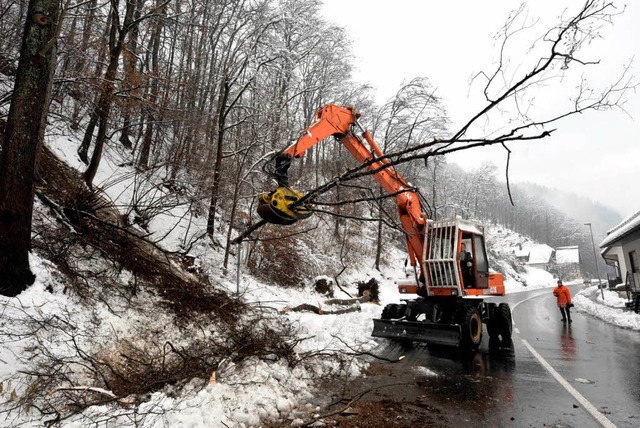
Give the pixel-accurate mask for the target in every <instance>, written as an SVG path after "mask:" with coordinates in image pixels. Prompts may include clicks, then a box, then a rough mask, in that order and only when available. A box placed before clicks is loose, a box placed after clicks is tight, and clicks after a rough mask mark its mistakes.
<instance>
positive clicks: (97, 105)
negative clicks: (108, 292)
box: [0, 0, 632, 264]
mask: <svg viewBox="0 0 640 428" xmlns="http://www.w3.org/2000/svg"><path fill="white" fill-rule="evenodd" d="M2 1H4V0H0V2H2ZM3 4H4V3H3ZM319 7H320V6H319V4H317V2H315V1H313V0H305V1H278V2H276V1H273V0H260V1H247V0H224V1H211V0H205V1H200V2H196V1H191V0H187V1H186V2H168V1H164V2H163V1H162V0H157V1H154V2H145V1H144V0H126V1H117V0H113V1H110V2H107V3H100V2H94V1H89V2H78V3H77V4H72V2H69V3H68V5H67V7H66V9H65V10H66V14H67V19H65V21H64V22H63V23H62V24H61V25H60V26H58V29H59V34H58V40H59V41H60V45H61V46H63V47H64V49H63V50H62V51H61V54H60V55H61V63H60V66H59V67H58V70H57V71H56V73H57V76H56V77H57V78H56V80H55V81H56V83H55V88H56V102H55V103H54V104H53V105H52V108H54V109H55V112H56V117H61V118H65V117H66V119H68V123H69V128H71V129H78V128H82V129H84V139H83V142H82V144H80V145H79V146H80V147H79V150H78V151H79V154H80V157H81V158H82V159H83V160H84V161H85V162H86V163H88V164H89V166H88V168H87V170H86V172H85V174H84V178H85V181H86V183H87V184H88V185H90V186H93V188H94V189H95V190H96V191H99V187H100V185H101V183H94V181H95V177H96V174H97V172H98V171H99V168H100V160H101V158H102V153H103V151H104V150H105V149H106V150H113V151H117V152H118V153H120V155H121V156H122V157H123V158H125V159H128V161H125V162H128V164H129V165H132V166H135V167H136V168H137V169H138V174H140V178H139V179H143V178H144V177H148V178H149V179H153V180H158V183H157V185H158V186H162V187H163V188H164V189H165V190H166V192H175V193H176V194H178V195H180V197H184V198H185V199H188V200H189V204H190V206H192V207H193V209H194V212H195V213H198V214H197V215H205V216H206V218H207V219H208V224H207V228H206V230H205V231H202V233H194V238H193V239H197V237H200V236H203V235H208V236H209V237H210V239H211V240H212V242H214V244H215V243H216V242H217V240H218V238H217V237H216V236H217V234H221V236H223V237H225V238H226V241H227V244H226V246H227V252H228V251H229V245H230V243H232V242H234V240H233V239H232V240H230V238H231V237H232V236H233V235H234V233H233V232H232V229H231V228H233V225H238V224H241V223H240V222H237V221H236V218H235V217H236V216H237V215H239V213H246V214H247V215H248V216H249V219H250V220H253V218H254V215H253V213H252V212H251V211H252V209H251V207H252V203H253V201H254V198H255V196H256V194H257V193H258V192H259V191H261V190H266V189H268V188H269V187H270V185H271V183H269V182H268V179H265V176H264V175H262V174H260V173H259V172H260V171H259V168H260V165H261V164H262V163H263V162H264V161H265V160H266V159H268V158H270V156H272V155H273V153H274V152H276V151H278V150H280V149H282V148H283V147H285V146H286V145H287V144H288V143H289V142H290V141H292V140H294V139H295V138H297V137H298V136H299V132H300V131H301V130H302V129H304V128H305V127H306V126H307V125H309V121H310V120H311V118H312V115H313V114H312V113H313V111H314V110H315V109H316V108H318V107H320V106H321V105H323V104H326V103H330V102H333V103H338V104H342V105H350V104H353V105H356V106H357V107H358V109H359V111H361V112H363V117H365V118H366V119H365V125H368V126H369V127H370V128H371V130H372V131H373V132H374V136H375V138H376V139H377V140H378V142H379V143H380V145H381V146H383V147H384V149H385V152H386V153H387V155H386V156H387V158H388V159H389V160H390V161H391V164H392V165H394V166H396V167H398V169H399V171H400V172H401V173H402V174H403V175H406V177H407V178H409V179H410V180H411V181H412V182H413V183H414V184H416V185H418V187H422V188H423V189H426V188H427V187H425V186H431V187H432V190H431V191H429V192H425V193H426V194H425V198H424V200H423V203H424V206H425V209H426V210H427V211H428V214H429V215H430V217H432V218H437V217H441V216H444V215H450V214H454V215H455V214H462V215H472V214H473V213H479V212H483V210H484V211H487V207H488V206H489V205H490V204H489V202H487V201H486V200H482V199H481V198H480V196H479V195H480V193H479V188H480V187H482V186H488V185H494V184H491V183H484V184H483V183H474V184H471V183H466V184H465V183H462V185H461V187H460V186H458V187H457V188H455V189H454V188H451V189H450V190H441V189H442V188H440V189H439V185H442V186H449V187H453V184H452V183H451V181H450V180H446V179H444V176H443V175H442V174H447V173H448V172H447V169H446V168H444V167H443V165H445V164H444V163H443V162H441V160H440V158H441V157H443V156H444V155H446V154H447V153H452V152H456V151H460V150H467V149H469V148H472V147H481V146H487V145H500V146H503V147H504V148H505V149H507V150H510V149H509V145H511V144H513V143H515V142H523V141H527V140H536V139H540V138H545V137H547V136H549V135H551V134H552V133H553V130H554V129H553V127H554V126H555V124H556V123H557V122H559V121H560V120H562V119H563V118H565V117H567V116H569V115H573V114H577V113H581V112H584V111H587V110H602V109H610V108H616V107H617V106H619V101H620V99H621V97H622V95H623V94H624V92H625V91H626V90H627V89H629V88H630V87H631V86H632V84H631V83H630V81H629V80H628V79H627V77H626V76H624V75H623V76H621V78H620V79H619V80H617V81H614V82H613V83H612V84H610V86H608V87H605V88H602V90H601V91H600V92H597V91H595V90H594V89H593V88H589V86H588V82H586V81H582V82H581V83H580V85H578V86H577V87H578V93H576V94H574V96H573V98H572V99H573V102H572V104H571V105H570V106H569V107H567V108H566V109H565V110H563V111H558V110H556V111H555V112H551V115H548V114H547V113H546V112H545V111H540V110H541V109H535V108H527V109H526V110H525V109H524V108H522V106H533V105H534V104H535V103H533V97H534V95H535V94H537V93H538V92H537V91H540V90H541V87H542V85H541V84H542V83H548V82H551V81H553V80H554V79H556V78H558V77H559V76H567V75H569V74H570V72H571V71H573V70H574V69H575V68H578V69H579V68H580V67H589V66H591V65H594V64H593V61H588V60H586V59H583V58H581V57H580V55H581V48H583V47H585V46H587V45H588V43H589V42H590V41H591V40H593V39H594V38H596V37H599V31H600V28H601V26H602V25H604V24H605V23H608V22H610V21H611V19H613V17H614V16H615V14H616V13H617V11H616V9H615V8H614V7H613V5H612V4H611V3H608V2H602V1H595V0H591V1H587V2H586V3H585V5H584V7H583V8H582V9H581V10H580V11H578V13H577V14H576V15H575V16H573V17H570V18H568V19H566V20H564V21H563V22H561V23H560V24H559V25H558V26H557V27H554V28H552V29H550V31H548V32H547V33H545V34H544V35H543V37H542V38H538V39H537V41H536V46H537V47H540V48H541V49H542V50H532V51H531V52H535V53H538V54H539V55H538V56H536V57H535V58H533V55H529V57H528V59H527V63H526V65H529V66H530V68H529V69H528V70H527V72H525V73H522V74H519V73H521V70H522V68H519V69H516V70H511V69H510V68H509V64H510V63H509V62H508V61H507V60H506V55H507V52H508V49H507V48H508V47H509V46H510V42H511V40H512V39H513V38H514V37H515V35H516V34H518V35H519V34H520V33H522V32H524V30H525V29H526V28H527V26H528V22H526V14H525V13H524V10H523V9H520V10H518V11H516V13H514V14H512V15H511V17H510V19H509V21H508V22H507V23H506V25H505V27H504V28H503V29H502V31H501V35H502V39H501V40H502V46H501V49H500V53H501V56H500V57H499V59H498V61H497V63H496V65H495V68H494V69H493V70H491V71H490V72H486V73H481V74H479V75H478V77H477V78H476V80H475V82H474V84H479V83H482V85H483V87H482V91H483V93H484V94H485V96H486V99H485V105H484V107H482V108H481V109H480V110H479V111H478V113H477V114H476V115H473V116H472V117H471V119H470V120H469V121H468V123H466V124H465V125H464V126H462V127H461V128H460V129H459V130H457V131H454V132H448V131H447V127H448V122H447V119H446V112H444V110H443V109H442V106H441V104H440V101H439V98H438V96H437V94H436V93H435V91H434V90H433V88H432V87H431V86H430V84H429V82H428V80H426V79H425V78H420V79H415V80H412V81H410V82H408V83H407V84H405V85H403V87H402V88H401V89H400V90H399V91H398V93H397V94H396V96H394V97H393V98H392V99H391V100H389V102H388V103H386V104H385V105H383V106H382V107H377V106H376V105H375V103H374V102H373V101H372V93H371V91H370V88H368V87H366V86H363V85H360V84H357V83H355V82H353V80H352V79H351V64H350V61H349V47H348V45H347V44H345V43H344V40H345V37H344V33H343V31H342V30H341V29H338V28H336V27H335V26H332V25H331V24H329V23H327V22H325V21H323V20H322V19H320V18H318V16H319V13H318V11H319ZM7 11H8V12H7V14H6V16H7V17H9V16H10V17H11V18H12V20H11V22H9V20H3V21H2V22H1V23H0V32H1V34H7V35H11V34H14V33H15V31H16V23H15V20H16V19H17V18H18V17H19V18H20V19H22V18H23V17H24V15H25V13H26V11H24V10H22V9H21V5H20V2H18V3H11V4H10V5H9V7H8V9H7ZM12 32H13V33H12ZM54 39H55V38H54ZM0 47H1V48H2V50H1V51H0V55H1V56H0V65H1V69H2V70H5V71H6V72H7V73H10V72H11V68H12V63H13V61H14V60H13V59H12V58H13V57H12V55H14V54H15V49H13V50H12V48H11V46H10V45H8V44H7V43H6V40H5V39H4V38H2V39H1V40H0ZM121 58H122V61H121ZM482 78H484V79H485V80H484V81H482V82H481V79H482ZM58 95H59V96H58ZM3 99H7V95H3V96H2V97H0V101H1V100H3ZM509 112H511V115H510V116H509ZM487 123H489V124H491V125H492V128H493V129H491V130H488V129H487V126H486V124H487ZM505 123H506V124H507V125H508V126H506V125H505ZM7 141H8V140H7ZM92 147H93V152H92V155H91V157H89V153H90V149H91V148H92ZM506 155H507V156H508V152H507V153H506ZM425 162H426V167H425ZM364 167H365V166H363V165H355V163H354V162H353V160H352V159H351V157H350V156H349V155H348V153H347V152H346V151H345V150H343V148H342V147H340V145H339V144H322V145H319V146H316V147H315V148H314V149H313V150H311V151H310V152H309V153H308V155H307V157H306V158H305V159H304V161H303V162H299V163H296V164H295V165H294V166H293V168H292V176H294V177H296V182H295V183H293V185H294V186H296V185H299V184H301V183H304V187H306V188H308V187H309V184H310V183H311V184H312V186H315V188H312V189H309V190H308V192H309V196H308V199H307V200H308V201H313V202H315V203H316V204H317V207H319V208H318V209H321V208H322V207H323V206H324V207H329V208H328V209H324V211H325V212H328V213H330V214H332V215H334V216H335V219H333V220H334V221H333V230H334V235H335V236H339V235H342V238H343V239H346V238H345V236H344V233H343V230H345V229H344V227H345V221H347V219H349V218H353V219H355V218H364V217H367V216H369V217H371V218H377V219H382V221H378V222H377V223H376V224H378V225H379V228H378V229H377V231H376V233H377V234H378V235H380V236H382V235H383V234H386V233H387V231H388V230H389V229H387V228H385V229H383V224H387V223H388V224H389V226H390V228H391V229H393V228H395V226H394V224H393V223H394V221H395V220H393V219H394V215H393V211H394V210H393V208H392V207H387V208H385V205H386V202H387V201H383V203H381V204H379V201H380V198H381V196H386V195H381V194H380V192H379V191H376V192H371V191H370V190H369V189H370V188H371V184H370V182H369V181H368V178H366V176H367V175H368V174H369V172H366V171H364V169H363V168H364ZM160 172H162V173H160ZM478 174H479V177H484V174H483V173H482V172H478ZM506 174H507V176H508V170H507V171H506ZM337 176H339V177H340V181H339V185H337V184H328V182H329V181H330V179H331V178H332V177H337ZM152 177H153V178H152ZM158 177H159V178H158ZM436 183H439V185H437V184H436ZM367 187H368V188H367ZM334 188H336V192H333V193H326V194H324V195H323V193H325V192H327V191H328V190H331V189H334ZM363 192H364V193H365V194H366V195H365V196H364V197H363ZM456 192H458V193H459V194H460V197H462V198H466V199H465V200H464V202H459V201H457V200H454V196H453V195H454V194H456ZM321 195H322V196H321ZM456 198H457V196H456ZM165 200H169V199H165ZM355 200H362V201H368V202H369V204H350V203H349V201H355ZM136 203H138V202H136ZM171 203H172V204H173V203H174V202H171ZM323 204H324V205H323ZM149 206H153V204H150V205H149ZM372 207H373V209H374V210H375V211H373V215H372V211H371V210H372ZM124 211H126V212H132V211H131V210H128V209H124ZM133 211H135V210H133ZM509 215H511V214H509ZM514 215H515V214H514ZM216 225H217V227H216ZM260 226H261V224H259V223H258V226H256V227H251V228H249V230H245V232H243V233H240V231H239V229H235V230H236V231H237V232H238V233H239V236H238V237H237V238H235V240H238V239H244V238H245V237H247V236H248V235H249V234H250V233H251V232H252V231H253V230H256V229H257V228H258V227H260ZM225 228H226V229H225ZM399 235H400V234H399ZM223 239H224V238H223ZM378 242H381V239H378ZM189 245H190V242H187V241H185V248H188V247H189ZM378 247H380V246H378ZM378 258H380V255H378ZM225 264H226V263H225Z"/></svg>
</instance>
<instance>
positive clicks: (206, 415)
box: [0, 137, 640, 427]
mask: <svg viewBox="0 0 640 428" xmlns="http://www.w3.org/2000/svg"><path fill="white" fill-rule="evenodd" d="M79 143H80V142H79V141H76V140H72V139H70V138H68V137H57V138H54V139H52V141H50V142H49V144H50V146H52V147H53V150H54V151H55V152H56V153H57V154H58V155H59V156H60V157H61V158H63V159H64V160H65V161H67V162H68V163H69V164H70V165H72V166H74V167H77V168H80V169H82V168H83V166H82V164H81V163H80V160H79V159H78V157H77V154H76V153H75V150H76V148H77V147H78V145H79ZM124 159H125V158H124V157H120V155H119V154H118V153H117V152H116V151H114V150H110V153H108V156H105V160H104V161H103V163H102V164H101V168H100V171H99V173H98V176H97V180H96V182H97V183H102V184H103V185H105V192H106V193H107V194H108V195H109V196H110V198H111V199H112V200H114V201H116V203H118V204H120V205H121V206H123V207H126V206H129V205H130V203H131V201H132V200H134V199H135V198H136V197H138V196H137V195H140V194H142V193H145V192H148V191H149V190H148V188H146V190H144V191H143V190H142V186H143V184H141V183H136V182H135V180H133V178H134V177H135V174H134V173H133V171H132V170H131V169H130V168H127V167H117V165H122V163H124ZM114 171H117V173H116V172H114ZM144 186H146V184H144ZM155 191H157V192H162V190H161V189H156V190H155ZM187 208H188V207H187V206H186V205H180V206H177V207H175V208H174V211H173V212H171V213H164V214H161V215H160V216H158V217H156V218H155V219H154V220H153V221H152V222H151V223H150V225H149V228H150V230H151V231H152V232H154V236H155V237H156V238H158V237H163V238H164V239H163V240H162V242H161V244H162V246H163V247H165V248H167V249H170V250H176V249H178V248H179V247H180V246H182V245H184V244H185V242H188V241H189V240H190V239H191V237H193V236H198V235H199V234H201V233H202V231H204V230H205V227H206V218H192V217H191V216H190V215H189V214H188V209H187ZM176 219H177V220H176ZM496 235H497V236H496ZM496 235H493V236H492V235H491V234H490V235H489V238H488V240H489V242H493V245H495V247H497V252H498V253H502V254H505V253H510V254H513V251H514V250H513V248H514V247H515V246H516V245H517V243H518V241H519V242H523V241H522V240H521V239H523V238H521V237H514V236H515V235H513V234H511V235H508V236H507V234H506V233H505V231H503V230H499V231H498V233H496ZM217 238H219V239H220V241H221V242H222V241H223V240H224V239H223V237H222V236H219V237H217ZM501 239H502V241H501ZM191 251H192V253H193V254H194V255H195V256H197V257H198V259H199V263H201V265H202V266H203V268H204V269H205V272H206V273H207V274H208V275H209V276H210V277H212V278H215V283H216V285H217V286H219V287H222V288H224V289H226V290H227V291H228V292H231V293H234V292H236V291H237V292H239V294H240V295H241V296H242V298H243V299H244V300H245V301H247V302H249V303H251V304H253V305H258V306H261V307H263V308H264V309H265V310H267V311H271V312H273V313H279V314H280V315H279V316H282V317H287V318H288V319H289V320H290V321H291V322H292V323H293V324H294V325H295V326H297V327H298V331H299V336H300V338H302V339H303V340H302V341H301V342H300V343H299V344H298V345H297V347H296V351H297V352H298V353H299V354H300V355H302V354H304V353H313V352H317V353H323V352H329V351H343V352H347V353H348V352H366V351H371V350H373V349H374V348H375V347H376V346H378V344H379V343H381V342H380V341H381V340H382V339H373V338H371V337H370V334H371V331H372V328H373V322H372V319H373V318H377V317H379V316H380V313H381V311H382V308H383V307H384V306H385V305H386V304H388V303H395V302H399V301H400V298H401V295H400V294H399V293H398V292H397V288H396V286H395V283H394V280H396V279H400V278H401V277H403V276H404V273H403V268H402V266H403V262H404V258H405V257H406V255H405V254H404V252H403V251H400V250H397V249H390V250H388V254H387V256H386V259H387V267H385V268H384V269H383V270H382V272H378V271H376V270H375V269H373V268H372V267H363V268H362V269H361V270H359V271H351V272H349V271H348V272H345V273H344V274H343V275H342V276H340V278H339V281H340V283H341V284H342V285H343V286H345V287H347V291H349V292H350V293H351V294H353V295H355V293H356V290H355V288H354V287H353V284H355V283H356V282H357V281H367V280H369V279H370V278H375V279H376V280H377V281H378V282H379V284H380V304H379V305H378V304H371V303H364V304H361V305H360V310H359V311H356V312H350V313H346V314H341V315H332V314H324V315H317V314H315V313H310V312H294V311H289V312H286V313H284V312H282V310H283V309H284V308H285V307H294V306H297V305H300V304H303V303H305V304H313V305H317V306H323V308H324V309H327V310H330V309H331V308H330V307H328V306H327V305H326V304H325V300H326V298H325V297H324V296H322V295H320V294H318V293H316V292H314V291H312V288H311V287H306V288H304V289H284V288H281V287H278V286H275V285H270V284H265V283H262V282H260V281H258V280H256V279H255V278H253V277H252V276H251V275H248V274H247V273H245V272H240V274H239V275H238V277H236V272H235V269H236V261H235V258H234V257H232V258H231V264H230V269H229V272H226V273H225V272H223V271H222V269H221V268H220V266H221V265H222V254H221V252H220V251H212V250H211V246H210V245H205V244H203V243H201V242H196V244H195V245H194V246H193V247H192V248H191ZM31 261H32V267H33V270H34V273H35V274H36V275H37V279H36V283H35V284H34V285H33V286H31V287H30V288H29V289H28V290H27V291H25V292H24V293H22V294H21V295H20V296H19V298H18V299H8V298H4V297H1V298H0V310H1V311H2V316H3V317H2V320H1V321H0V328H2V329H5V328H7V323H8V322H9V323H10V322H11V320H12V319H19V318H20V317H21V316H25V314H26V315H28V316H35V315H36V314H42V315H45V316H46V315H54V314H61V313H68V312H67V311H72V312H73V311H74V308H75V307H76V306H77V305H75V302H74V301H73V299H72V298H70V297H69V296H67V295H64V294H62V293H49V292H46V291H45V290H46V289H47V288H48V287H53V288H54V289H55V290H59V289H61V288H62V285H61V284H58V283H57V279H56V278H57V276H56V275H54V273H55V269H54V267H53V266H52V265H51V264H50V263H48V262H47V261H45V260H42V259H40V258H38V257H37V256H33V257H32V260H31ZM510 272H511V271H509V272H507V275H506V276H505V286H506V289H507V292H508V293H517V292H521V291H525V290H531V289H536V288H545V287H553V286H554V285H555V279H554V278H553V276H552V275H551V274H550V273H548V272H546V271H544V270H542V269H537V268H533V267H526V270H525V271H524V272H520V273H517V275H513V276H512V275H510ZM512 273H514V274H515V271H513V272H512ZM236 278H239V281H238V280H237V279H236ZM515 278H517V279H515ZM312 280H313V278H309V281H310V282H311V281H312ZM598 291H599V290H597V289H595V288H593V287H592V288H589V289H587V290H584V291H582V292H580V293H578V295H577V296H575V298H574V302H575V304H576V308H577V309H578V310H579V311H583V312H587V313H590V314H593V315H594V316H596V317H599V318H601V319H603V320H605V321H607V322H611V323H614V324H616V325H620V326H622V327H626V328H633V329H636V330H640V317H639V316H638V315H636V314H632V313H629V312H625V311H623V309H622V307H623V306H624V302H623V301H621V299H620V298H619V297H618V296H617V295H616V294H615V293H613V292H610V291H608V290H607V291H605V293H606V295H605V301H604V302H603V301H602V300H601V298H600V297H599V293H598V296H594V295H593V294H594V292H598ZM335 297H338V298H346V297H347V296H346V295H344V294H343V293H341V292H340V291H336V296H335ZM94 310H98V311H100V314H99V318H100V319H102V320H103V325H104V326H105V330H104V334H105V343H109V340H111V339H109V338H108V334H109V332H108V331H113V332H116V333H117V334H122V335H125V333H126V331H127V329H128V326H127V322H131V320H130V319H128V317H125V316H119V315H118V314H117V313H113V312H112V311H108V310H105V309H100V308H95V309H94ZM152 315H153V317H152V318H153V319H149V320H146V322H149V323H151V325H156V324H158V320H157V314H155V313H154V314H152ZM73 316H74V317H77V318H75V320H76V322H77V324H78V326H82V324H83V322H82V320H83V319H84V318H83V317H85V315H84V314H82V313H73ZM137 322H145V320H138V321H137ZM164 325H169V323H164ZM28 345H29V344H28V343H25V342H23V341H21V340H18V341H15V342H13V343H11V344H10V349H6V350H5V352H4V353H3V357H2V359H1V360H0V383H2V386H3V388H2V389H0V391H3V392H0V399H2V401H6V400H8V399H9V398H10V394H11V390H12V388H13V389H16V388H19V387H18V386H17V385H18V384H17V383H14V384H13V386H12V387H9V388H8V387H7V386H8V385H7V380H8V379H11V378H14V379H15V376H16V374H17V373H18V372H19V371H20V370H21V369H24V368H25V367H23V366H22V364H23V363H21V362H20V359H19V358H17V356H18V355H20V354H21V353H22V352H23V350H24V347H25V346H28ZM60 346H62V345H60ZM53 351H55V349H53ZM367 364H368V363H366V362H365V361H363V360H361V359H358V358H356V357H354V358H353V359H350V360H348V363H346V364H345V362H344V361H341V362H339V361H335V360H333V359H332V358H330V357H328V358H327V357H325V358H316V359H315V360H313V363H312V364H308V365H305V364H300V365H298V366H296V367H295V368H293V369H291V368H290V367H288V366H287V365H286V363H285V362H283V361H264V360H258V359H251V360H248V361H244V362H243V363H240V364H238V365H234V364H231V363H229V364H228V365H227V366H226V367H225V369H224V370H220V371H219V373H217V374H216V380H215V382H209V383H208V385H206V386H205V387H204V388H203V387H202V381H201V380H200V381H198V382H196V381H194V382H192V383H191V384H189V385H188V386H187V387H186V388H185V389H184V390H183V391H181V392H180V394H175V393H174V391H169V390H164V391H162V392H156V393H154V394H152V395H151V396H150V397H149V399H148V401H147V402H146V403H145V404H144V405H143V406H142V407H141V408H139V409H138V410H137V414H138V415H145V414H146V415H147V416H140V418H142V419H139V420H135V421H134V420H132V419H130V410H129V409H126V408H124V409H122V410H117V411H116V410H115V409H114V407H111V406H101V407H98V406H96V407H93V408H90V409H88V410H87V411H85V412H84V414H83V415H81V416H79V417H75V418H72V419H70V420H68V421H66V422H65V423H64V426H67V427H81V426H83V423H85V422H86V419H82V417H89V418H91V419H92V420H94V421H97V420H101V419H103V420H107V419H108V418H111V417H113V419H111V422H110V423H111V424H115V425H118V426H133V425H136V426H144V427H164V426H171V427H187V426H188V427H222V426H228V427H250V426H259V424H260V420H261V418H262V419H276V418H282V419H289V421H290V423H291V425H292V426H296V425H300V424H301V423H302V421H303V420H304V421H308V420H309V419H310V418H311V417H312V415H313V414H315V413H317V412H318V411H319V408H318V407H317V406H318V404H319V403H318V401H317V400H318V398H317V397H314V382H315V381H316V380H318V379H322V378H325V377H326V376H328V375H336V374H338V375H341V376H356V375H359V374H361V373H362V370H363V369H364V368H365V367H366V366H367ZM424 370H425V373H423V374H424V375H429V376H432V375H438V373H435V372H433V371H431V370H429V369H428V368H425V369H424ZM24 387H26V385H25V386H24ZM20 392H21V391H20V390H18V391H17V393H18V394H19V393H20ZM118 411H119V412H123V414H122V416H120V417H119V418H115V412H118ZM124 413H126V414H127V415H124ZM153 415H155V416H153ZM20 417H21V418H24V419H23V420H18V421H16V420H12V421H11V422H12V423H13V424H15V423H16V422H24V421H28V420H29V419H28V418H29V417H30V414H29V413H28V412H25V413H23V414H21V416H20ZM4 422H7V421H4ZM2 423H3V421H2V420H1V419H0V425H2ZM115 425H114V426H115ZM36 426H37V425H36Z"/></svg>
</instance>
